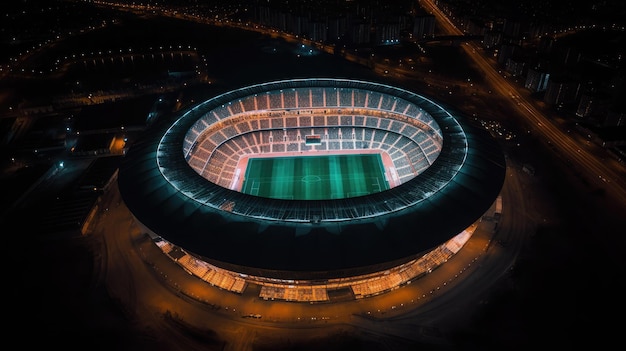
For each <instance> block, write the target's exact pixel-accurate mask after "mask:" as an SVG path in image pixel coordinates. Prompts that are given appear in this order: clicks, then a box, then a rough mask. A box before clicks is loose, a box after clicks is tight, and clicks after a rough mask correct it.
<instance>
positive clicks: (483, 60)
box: [419, 0, 626, 204]
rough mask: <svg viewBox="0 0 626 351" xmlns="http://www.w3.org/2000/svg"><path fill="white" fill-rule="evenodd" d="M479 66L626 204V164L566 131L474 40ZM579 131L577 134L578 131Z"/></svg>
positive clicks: (561, 149)
mask: <svg viewBox="0 0 626 351" xmlns="http://www.w3.org/2000/svg"><path fill="white" fill-rule="evenodd" d="M419 3H420V5H421V6H422V7H423V8H424V9H426V10H427V11H429V12H430V13H432V14H433V15H434V16H435V18H436V20H437V23H438V24H439V25H440V26H441V28H442V30H443V31H444V32H445V33H446V34H449V35H464V33H463V32H462V31H461V30H460V29H458V28H457V27H456V26H455V25H454V24H453V23H452V22H451V21H450V19H449V18H448V17H447V16H446V15H445V14H444V13H443V12H442V11H441V10H440V9H439V8H438V7H437V6H435V4H434V1H433V0H420V1H419ZM461 47H462V48H463V50H464V51H465V52H466V53H467V55H468V56H469V57H470V58H471V59H472V61H473V62H474V63H475V64H476V66H477V67H478V68H479V69H480V70H481V71H482V72H483V73H484V75H485V78H486V81H488V82H489V83H491V84H492V85H493V88H494V89H493V91H494V93H497V94H500V95H501V96H504V97H506V99H507V101H509V102H510V103H511V105H512V106H513V107H514V108H515V110H517V111H518V114H519V116H521V117H523V118H524V120H525V121H526V122H527V123H528V128H529V131H530V132H532V133H534V134H535V135H537V136H539V137H540V139H542V140H545V141H546V143H548V144H550V145H551V146H552V148H553V149H554V150H555V151H556V152H557V153H558V154H560V155H561V157H562V158H564V159H565V160H566V162H567V163H570V162H571V165H572V166H573V168H574V171H575V172H579V173H580V174H584V179H585V180H586V181H587V182H589V183H590V184H592V185H594V186H596V187H598V188H602V189H605V190H606V195H607V196H611V197H614V198H615V199H616V200H617V201H618V202H619V203H620V204H626V182H624V181H623V179H626V178H625V177H626V171H625V170H624V166H623V165H621V164H619V163H617V162H614V161H613V160H611V158H610V157H609V156H608V155H607V156H604V155H603V154H606V151H605V150H603V149H601V148H599V147H596V146H595V145H592V144H587V143H581V142H580V141H579V140H576V139H575V136H573V134H570V133H568V132H567V131H565V130H563V129H562V128H561V127H560V126H559V125H558V124H555V121H554V120H552V119H550V118H548V117H547V116H546V114H544V113H543V112H542V111H540V109H539V108H537V107H536V106H535V103H533V102H531V101H529V100H528V98H527V97H525V96H522V94H520V93H519V92H518V90H517V89H518V88H517V87H516V86H515V85H514V83H513V82H512V81H511V80H509V79H507V78H506V76H504V75H502V74H501V73H500V72H499V70H498V69H497V67H494V65H493V64H492V63H491V61H490V60H489V59H488V58H487V57H486V56H485V55H484V51H483V50H482V48H480V47H479V46H477V45H476V44H474V43H473V42H467V43H465V45H461ZM574 134H575V133H574Z"/></svg>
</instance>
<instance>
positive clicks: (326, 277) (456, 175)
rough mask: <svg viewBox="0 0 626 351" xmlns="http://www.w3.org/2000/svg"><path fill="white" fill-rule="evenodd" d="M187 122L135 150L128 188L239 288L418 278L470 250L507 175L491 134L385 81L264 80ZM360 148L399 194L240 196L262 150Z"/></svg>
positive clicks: (298, 292) (300, 297) (149, 222)
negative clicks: (249, 162)
mask: <svg viewBox="0 0 626 351" xmlns="http://www.w3.org/2000/svg"><path fill="white" fill-rule="evenodd" d="M176 117H177V119H176V121H175V122H173V123H170V124H168V125H165V126H163V127H162V128H160V127H155V128H153V129H152V130H151V131H150V132H149V133H148V134H147V135H146V136H145V137H144V138H142V140H140V141H138V142H137V143H136V144H135V145H133V147H132V148H131V149H130V150H129V152H128V153H127V155H126V157H125V161H124V163H123V165H122V167H120V172H119V178H118V180H119V186H120V191H121V193H122V196H123V199H124V201H125V203H126V205H127V206H128V208H129V209H130V211H131V212H132V213H133V215H134V216H135V218H136V219H137V221H138V222H139V223H141V225H142V226H143V227H144V228H145V230H146V232H147V233H148V234H150V235H151V236H152V237H153V238H154V240H155V242H156V243H157V245H159V246H160V247H161V249H162V250H163V252H165V253H166V254H167V255H169V256H170V257H171V258H172V259H173V260H175V261H176V262H178V263H179V264H180V265H181V266H183V267H184V268H185V269H186V270H187V271H188V272H190V273H192V274H194V275H196V276H198V277H199V278H201V279H203V280H205V281H207V282H208V283H210V284H213V285H216V286H219V287H220V288H223V289H226V290H230V291H233V292H236V293H241V292H243V291H244V290H245V289H246V288H247V286H248V285H249V284H257V285H260V286H261V293H260V297H262V298H267V299H282V300H291V301H307V302H314V301H329V300H332V298H331V297H330V296H335V295H336V294H333V292H341V293H344V295H345V293H346V292H347V293H349V294H350V295H351V296H353V297H355V298H361V297H366V296H371V295H376V294H379V293H382V292H385V291H389V290H391V289H393V288H396V287H398V286H400V285H402V284H406V283H409V282H410V281H412V280H414V279H417V278H419V277H420V276H421V275H423V274H426V273H428V272H430V271H431V270H432V269H435V268H436V267H438V266H439V265H441V264H442V263H444V262H445V261H446V260H447V259H448V258H450V257H451V256H452V255H454V254H455V253H456V252H458V250H460V248H461V247H462V246H463V244H464V243H465V242H466V241H467V240H468V239H469V238H470V237H471V235H472V233H473V231H474V230H475V228H476V225H475V222H476V221H477V220H478V219H479V218H480V217H481V216H482V215H483V214H484V213H485V212H486V211H487V210H488V209H489V208H490V207H491V205H492V204H493V203H494V201H495V199H496V197H497V196H498V194H499V192H500V189H501V187H502V184H503V181H504V171H505V161H504V156H503V154H502V152H501V150H500V148H499V146H498V145H497V143H496V142H495V140H493V139H492V138H491V137H490V135H489V134H488V133H487V132H485V131H484V130H482V129H479V128H476V127H474V126H472V125H470V124H468V123H467V122H466V121H464V119H463V118H461V117H458V116H455V115H453V113H452V112H451V111H450V110H448V109H446V108H443V107H442V106H441V105H439V104H437V103H435V102H433V101H432V100H429V99H428V98H426V97H424V96H421V95H418V94H415V93H412V92H409V91H406V90H403V89H399V88H395V87H391V86H388V85H382V84H378V83H372V82H364V81H355V80H342V79H302V80H288V81H277V82H270V83H264V84H259V85H254V86H249V87H245V88H242V89H238V90H234V91H230V92H227V93H225V94H222V95H219V96H217V97H214V98H212V99H209V100H207V101H205V102H203V103H201V104H198V105H196V106H195V107H193V108H191V109H189V110H186V111H184V112H183V113H181V114H180V115H179V116H176ZM311 140H313V142H310V141H311ZM355 153H356V154H359V153H377V154H380V155H381V156H382V157H383V158H384V159H385V160H386V162H385V163H384V164H385V177H386V179H387V180H388V182H389V185H390V188H389V189H388V190H383V191H379V192H374V193H371V194H367V195H361V196H347V197H342V198H333V199H322V200H291V199H281V198H268V197H259V196H254V195H249V194H245V193H243V192H241V191H239V184H240V180H241V177H242V176H243V172H244V171H245V167H244V168H242V162H241V160H245V159H247V158H250V157H258V156H264V155H265V156H267V155H271V156H281V155H292V156H293V155H302V156H304V155H319V154H355Z"/></svg>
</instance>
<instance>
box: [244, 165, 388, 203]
mask: <svg viewBox="0 0 626 351" xmlns="http://www.w3.org/2000/svg"><path fill="white" fill-rule="evenodd" d="M387 189H389V184H388V183H387V180H386V179H385V171H384V167H383V162H382V159H381V157H380V155H378V154H358V155H354V154H351V155H323V156H293V157H291V156H289V157H269V158H265V157H263V158H250V159H249V160H248V166H247V167H246V175H245V178H244V181H243V185H242V190H241V192H243V193H245V194H250V195H255V196H262V197H269V198H275V199H290V200H325V199H341V198H348V197H355V196H361V195H368V194H372V193H376V192H380V191H383V190H387Z"/></svg>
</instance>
